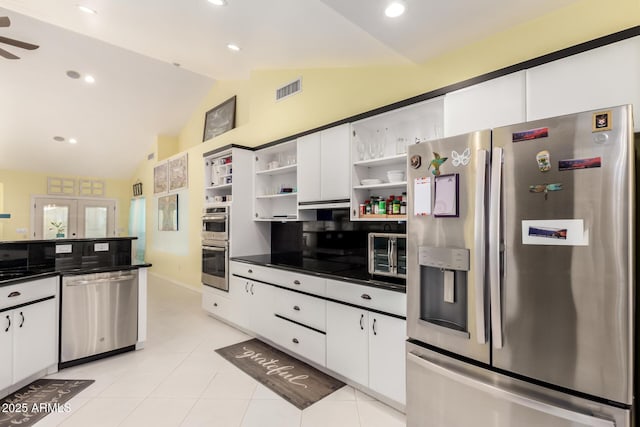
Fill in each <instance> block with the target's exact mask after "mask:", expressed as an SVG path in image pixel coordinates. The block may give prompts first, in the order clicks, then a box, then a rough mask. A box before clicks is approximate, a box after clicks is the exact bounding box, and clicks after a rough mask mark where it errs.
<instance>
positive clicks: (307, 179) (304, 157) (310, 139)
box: [298, 124, 350, 203]
mask: <svg viewBox="0 0 640 427" xmlns="http://www.w3.org/2000/svg"><path fill="white" fill-rule="evenodd" d="M349 132H350V126H349V124H343V125H340V126H335V127H332V128H329V129H325V130H323V131H320V132H315V133H312V134H310V135H305V136H303V137H300V138H298V203H301V202H302V203H305V202H306V203H310V202H327V201H336V200H346V199H348V198H349V165H350V159H349V141H350V138H349Z"/></svg>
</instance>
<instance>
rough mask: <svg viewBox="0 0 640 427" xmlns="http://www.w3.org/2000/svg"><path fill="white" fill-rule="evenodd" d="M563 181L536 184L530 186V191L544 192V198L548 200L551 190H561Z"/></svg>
mask: <svg viewBox="0 0 640 427" xmlns="http://www.w3.org/2000/svg"><path fill="white" fill-rule="evenodd" d="M561 190H563V188H562V183H560V182H558V183H554V184H535V185H530V186H529V193H544V199H545V200H547V197H548V195H549V191H561Z"/></svg>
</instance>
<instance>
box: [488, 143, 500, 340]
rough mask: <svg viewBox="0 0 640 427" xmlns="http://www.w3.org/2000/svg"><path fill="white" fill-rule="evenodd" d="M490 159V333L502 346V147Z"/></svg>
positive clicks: (496, 149)
mask: <svg viewBox="0 0 640 427" xmlns="http://www.w3.org/2000/svg"><path fill="white" fill-rule="evenodd" d="M491 157H492V160H491V194H490V201H489V287H490V293H491V334H492V338H493V346H494V347H495V348H502V309H501V301H502V296H501V295H500V221H501V218H500V214H501V212H500V196H501V191H502V189H501V183H502V148H500V147H496V148H494V149H493V153H492V156H491Z"/></svg>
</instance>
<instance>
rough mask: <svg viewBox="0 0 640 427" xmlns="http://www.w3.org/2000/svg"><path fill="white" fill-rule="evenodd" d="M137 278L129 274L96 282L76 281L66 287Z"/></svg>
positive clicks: (96, 280) (66, 284)
mask: <svg viewBox="0 0 640 427" xmlns="http://www.w3.org/2000/svg"><path fill="white" fill-rule="evenodd" d="M135 277H136V276H135V275H134V274H127V275H125V276H114V277H106V278H104V279H95V280H87V279H79V280H74V281H72V282H67V283H65V284H64V285H65V286H84V285H101V284H104V283H114V282H123V281H125V280H131V279H134V278H135Z"/></svg>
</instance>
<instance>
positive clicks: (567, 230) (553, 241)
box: [522, 219, 589, 246]
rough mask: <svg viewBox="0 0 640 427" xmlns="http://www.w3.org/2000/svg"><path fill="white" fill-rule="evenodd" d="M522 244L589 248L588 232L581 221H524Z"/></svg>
mask: <svg viewBox="0 0 640 427" xmlns="http://www.w3.org/2000/svg"><path fill="white" fill-rule="evenodd" d="M522 244H523V245H546V246H589V230H588V229H585V228H584V220H582V219H546V220H524V221H522Z"/></svg>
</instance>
